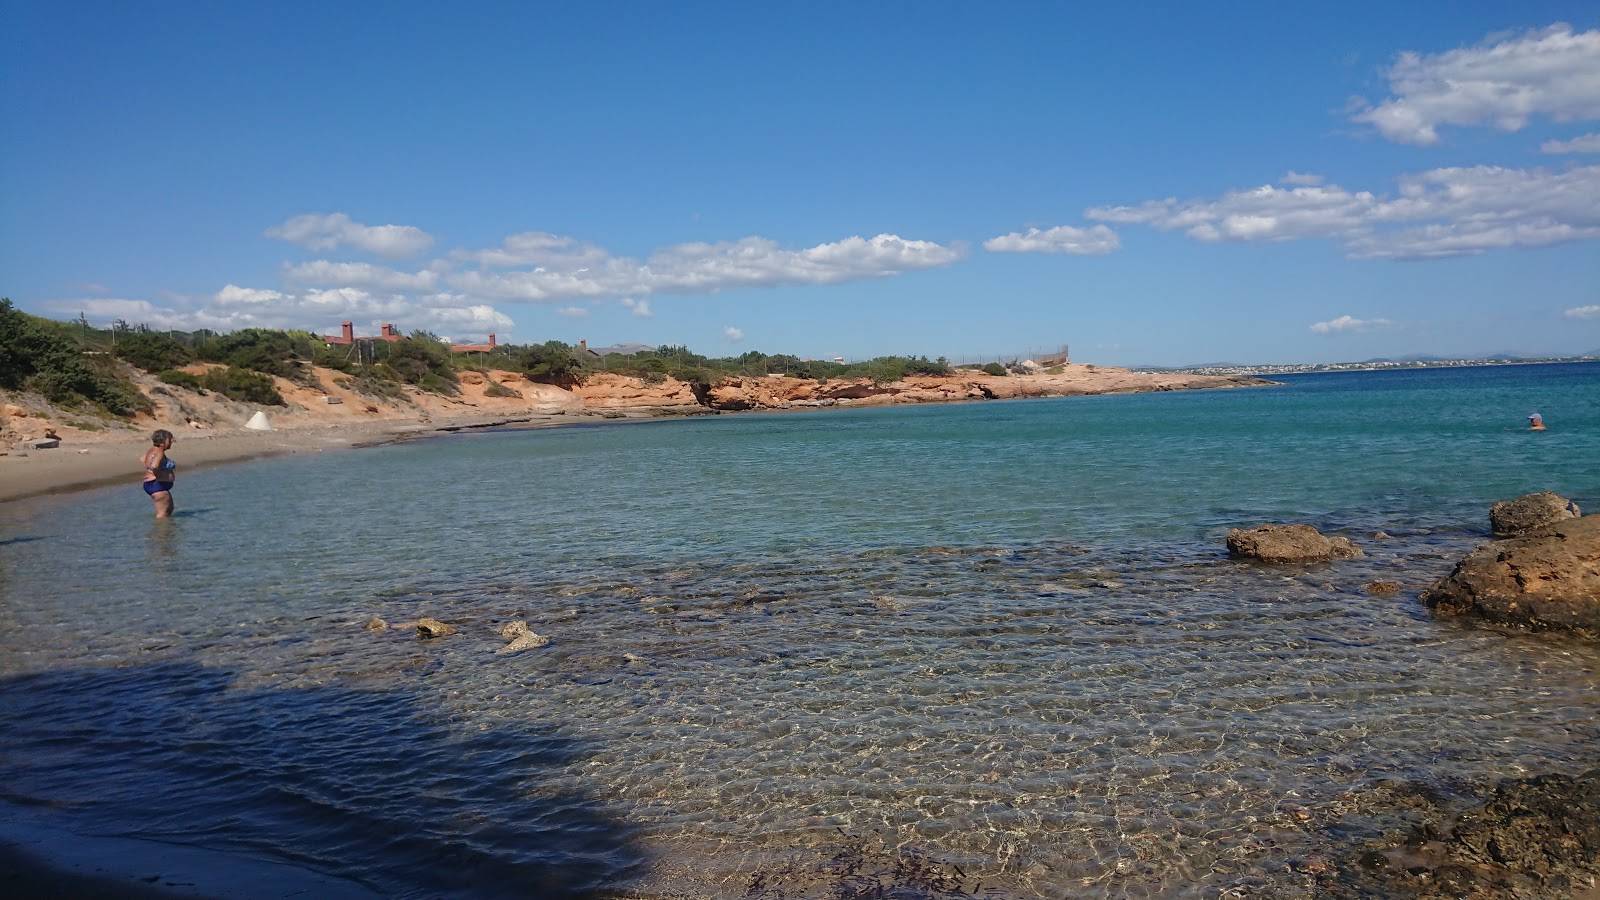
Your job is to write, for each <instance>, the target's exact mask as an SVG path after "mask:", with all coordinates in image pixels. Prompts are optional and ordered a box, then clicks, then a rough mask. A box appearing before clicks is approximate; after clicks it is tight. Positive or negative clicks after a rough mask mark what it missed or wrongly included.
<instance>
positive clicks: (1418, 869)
mask: <svg viewBox="0 0 1600 900" xmlns="http://www.w3.org/2000/svg"><path fill="white" fill-rule="evenodd" d="M1453 805H1454V804H1453V803H1447V802H1439V803H1435V802H1431V801H1430V802H1424V803H1421V804H1420V807H1419V808H1418V809H1417V810H1414V811H1413V816H1414V817H1418V818H1420V821H1415V822H1414V824H1413V825H1412V826H1411V829H1410V832H1409V833H1408V834H1401V833H1391V834H1390V835H1388V836H1386V837H1384V838H1380V839H1379V840H1378V841H1375V842H1373V843H1372V844H1368V845H1366V848H1365V849H1356V850H1354V851H1352V852H1351V853H1350V854H1349V855H1348V856H1346V857H1345V858H1344V859H1343V860H1341V861H1340V862H1339V863H1336V864H1334V865H1331V866H1328V867H1326V871H1319V872H1318V873H1317V874H1318V875H1319V878H1318V890H1317V891H1316V893H1317V895H1318V896H1324V897H1333V898H1356V897H1362V898H1367V897H1374V896H1379V897H1417V898H1430V900H1431V898H1445V897H1485V898H1487V897H1507V898H1527V900H1535V898H1537V900H1576V898H1586V897H1592V896H1594V885H1595V883H1596V879H1597V878H1600V769H1594V770H1590V771H1589V772H1586V773H1584V774H1581V775H1577V776H1575V777H1574V776H1568V775H1561V774H1547V775H1536V776H1534V777H1531V778H1517V779H1510V778H1508V779H1505V780H1503V781H1501V782H1500V783H1499V784H1497V785H1496V786H1495V787H1494V789H1493V791H1492V792H1491V793H1490V794H1489V795H1488V796H1486V797H1481V798H1479V799H1478V801H1477V802H1476V803H1475V804H1474V805H1472V806H1470V807H1469V808H1466V809H1457V810H1456V811H1454V812H1453V813H1452V812H1451V810H1450V809H1449V807H1450V806H1453Z"/></svg>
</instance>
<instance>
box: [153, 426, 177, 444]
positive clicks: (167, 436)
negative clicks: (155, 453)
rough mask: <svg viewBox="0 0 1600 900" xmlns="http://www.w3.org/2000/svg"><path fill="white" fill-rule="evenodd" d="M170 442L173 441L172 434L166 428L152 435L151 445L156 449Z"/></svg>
mask: <svg viewBox="0 0 1600 900" xmlns="http://www.w3.org/2000/svg"><path fill="white" fill-rule="evenodd" d="M170 440H172V432H170V431H168V430H166V429H165V428H161V429H158V430H157V431H156V432H155V433H154V434H152V435H150V444H151V446H154V447H159V446H161V445H162V444H164V443H166V442H167V441H170Z"/></svg>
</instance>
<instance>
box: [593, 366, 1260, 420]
mask: <svg viewBox="0 0 1600 900" xmlns="http://www.w3.org/2000/svg"><path fill="white" fill-rule="evenodd" d="M1270 383H1271V382H1268V381H1264V380H1262V379H1259V378H1253V377H1249V376H1222V375H1171V374H1158V373H1148V372H1131V371H1129V370H1127V369H1117V368H1108V367H1104V366H1087V365H1068V366H1061V367H1059V368H1058V369H1052V370H1050V371H1049V372H1046V373H1040V374H1030V375H985V374H983V373H981V372H976V371H962V372H957V373H955V374H952V375H917V376H912V377H909V378H904V379H901V380H900V381H889V382H875V381H872V380H871V379H867V378H849V379H831V380H827V381H814V380H812V379H808V378H791V377H789V376H787V375H766V376H743V377H737V378H729V379H727V380H725V381H722V382H720V383H718V384H716V385H713V386H712V387H711V388H710V389H709V390H707V391H706V392H705V394H704V396H705V402H706V403H707V404H708V405H709V406H711V407H712V408H713V409H718V410H750V409H792V408H796V407H808V406H843V405H848V406H883V405H888V404H896V403H950V402H954V401H963V400H1013V399H1019V398H1023V397H1075V396H1082V395H1085V394H1130V393H1140V392H1144V391H1171V390H1188V389H1201V388H1224V387H1250V386H1255V385H1264V384H1270ZM585 387H587V385H585ZM581 390H582V388H580V391H581ZM586 402H587V400H586ZM591 405H592V404H591ZM658 405H659V404H658Z"/></svg>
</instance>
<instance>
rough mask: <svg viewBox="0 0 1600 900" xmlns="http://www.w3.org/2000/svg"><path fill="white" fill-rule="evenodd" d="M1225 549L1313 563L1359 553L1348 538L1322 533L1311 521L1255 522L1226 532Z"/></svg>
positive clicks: (1250, 555) (1267, 558)
mask: <svg viewBox="0 0 1600 900" xmlns="http://www.w3.org/2000/svg"><path fill="white" fill-rule="evenodd" d="M1228 552H1229V553H1230V554H1232V555H1234V556H1239V557H1244V558H1246V559H1259V560H1261V561H1262V562H1270V563H1316V562H1327V561H1328V560H1331V559H1351V558H1353V557H1357V556H1361V555H1362V553H1361V548H1360V547H1357V546H1356V545H1355V544H1353V543H1351V541H1350V539H1349V538H1342V537H1333V538H1331V537H1324V536H1323V535H1322V533H1321V532H1319V531H1317V530H1316V529H1315V528H1312V527H1311V526H1310V525H1257V526H1256V527H1254V528H1235V529H1233V530H1232V531H1230V532H1228Z"/></svg>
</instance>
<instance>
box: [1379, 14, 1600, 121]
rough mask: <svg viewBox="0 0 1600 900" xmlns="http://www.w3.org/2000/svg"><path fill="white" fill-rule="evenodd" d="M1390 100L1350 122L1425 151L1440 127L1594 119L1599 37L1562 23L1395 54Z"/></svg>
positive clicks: (1599, 85)
mask: <svg viewBox="0 0 1600 900" xmlns="http://www.w3.org/2000/svg"><path fill="white" fill-rule="evenodd" d="M1386 74H1387V75H1388V78H1389V87H1390V90H1391V91H1392V92H1393V94H1394V96H1393V97H1391V98H1390V99H1388V100H1385V101H1384V102H1383V103H1381V104H1379V105H1378V106H1376V107H1373V108H1370V109H1364V110H1363V111H1362V112H1360V113H1359V114H1357V115H1355V116H1353V118H1354V119H1355V120H1356V121H1358V122H1365V123H1368V124H1370V125H1372V126H1374V127H1375V128H1377V129H1378V131H1379V133H1380V134H1382V135H1383V136H1384V137H1386V138H1388V139H1389V140H1392V141H1398V142H1400V143H1404V144H1416V145H1419V146H1428V145H1431V144H1437V143H1438V142H1439V133H1438V130H1437V129H1438V126H1440V125H1482V124H1488V125H1492V126H1493V127H1495V128H1497V129H1499V130H1501V131H1507V132H1510V131H1518V130H1520V129H1522V128H1523V127H1524V126H1526V125H1527V123H1528V120H1529V119H1531V118H1533V117H1534V116H1547V117H1549V118H1551V119H1554V120H1556V121H1558V122H1570V121H1578V120H1585V119H1594V118H1600V30H1596V31H1585V32H1582V33H1578V34H1574V33H1573V31H1572V27H1571V26H1570V25H1565V24H1557V25H1552V26H1550V27H1549V28H1545V29H1543V30H1540V31H1526V32H1523V33H1521V34H1517V35H1515V36H1512V37H1508V38H1505V39H1503V40H1499V41H1497V42H1494V43H1489V42H1487V41H1486V42H1485V43H1482V44H1479V45H1478V46H1475V47H1467V48H1463V49H1459V50H1451V51H1449V52H1446V53H1439V54H1432V55H1428V54H1419V53H1409V52H1408V53H1402V54H1400V57H1399V59H1398V60H1396V61H1395V63H1394V65H1393V66H1391V67H1390V68H1389V70H1388V72H1387V73H1386Z"/></svg>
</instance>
